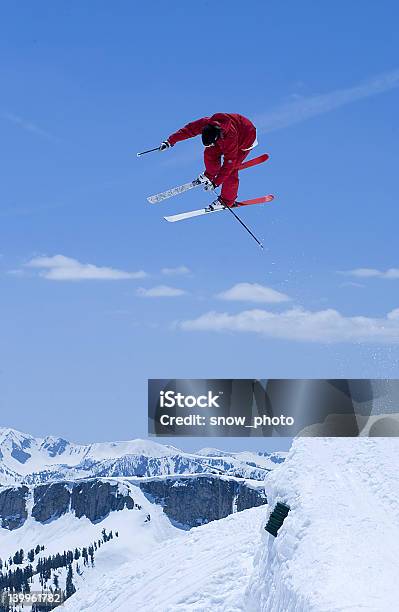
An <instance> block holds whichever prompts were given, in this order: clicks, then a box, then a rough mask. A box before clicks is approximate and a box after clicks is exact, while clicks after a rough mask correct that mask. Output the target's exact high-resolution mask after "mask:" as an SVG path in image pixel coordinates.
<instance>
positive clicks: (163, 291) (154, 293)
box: [137, 285, 186, 298]
mask: <svg viewBox="0 0 399 612" xmlns="http://www.w3.org/2000/svg"><path fill="white" fill-rule="evenodd" d="M185 294H186V291H184V290H183V289H177V288H176V287H169V286H168V285H157V286H156V287H151V288H150V289H144V287H139V289H137V295H139V296H140V297H148V298H153V297H178V296H180V295H185Z"/></svg>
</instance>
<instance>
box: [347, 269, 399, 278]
mask: <svg viewBox="0 0 399 612" xmlns="http://www.w3.org/2000/svg"><path fill="white" fill-rule="evenodd" d="M340 274H344V275H345V276H354V277H355V278H384V279H398V278H399V268H389V269H388V270H377V269H376V268H355V269H354V270H345V271H343V272H340Z"/></svg>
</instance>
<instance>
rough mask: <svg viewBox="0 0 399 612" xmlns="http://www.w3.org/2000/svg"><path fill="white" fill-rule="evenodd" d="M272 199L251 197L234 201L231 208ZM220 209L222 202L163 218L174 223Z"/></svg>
mask: <svg viewBox="0 0 399 612" xmlns="http://www.w3.org/2000/svg"><path fill="white" fill-rule="evenodd" d="M272 200H274V196H273V195H271V194H269V195H266V196H262V197H260V198H253V199H252V200H244V201H243V202H236V203H235V204H234V206H232V207H231V208H232V209H234V208H241V207H243V206H252V205H253V204H266V203H267V202H272ZM222 210H226V207H225V206H223V204H216V205H215V204H213V205H212V204H211V205H210V206H207V207H206V208H200V209H199V210H191V211H189V212H185V213H180V214H177V215H169V216H168V217H164V219H166V221H169V223H174V222H175V221H183V220H184V219H191V218H193V217H200V216H201V215H209V213H214V212H220V211H222Z"/></svg>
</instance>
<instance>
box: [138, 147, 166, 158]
mask: <svg viewBox="0 0 399 612" xmlns="http://www.w3.org/2000/svg"><path fill="white" fill-rule="evenodd" d="M160 148H161V147H155V149H148V151H141V153H137V157H140V155H145V154H146V153H152V152H153V151H159V149H160Z"/></svg>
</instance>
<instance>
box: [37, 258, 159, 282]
mask: <svg viewBox="0 0 399 612" xmlns="http://www.w3.org/2000/svg"><path fill="white" fill-rule="evenodd" d="M25 267H26V268H35V269H39V270H41V272H40V276H42V277H43V278H47V279H48V280H56V281H80V280H124V279H137V278H144V277H146V276H147V274H146V273H145V272H143V271H142V270H141V271H139V272H124V271H123V270H116V269H115V268H106V267H99V266H95V265H93V264H84V263H81V262H80V261H78V260H77V259H72V258H71V257H65V256H64V255H54V256H53V257H34V258H33V259H31V260H30V261H29V262H28V263H26V264H25Z"/></svg>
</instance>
